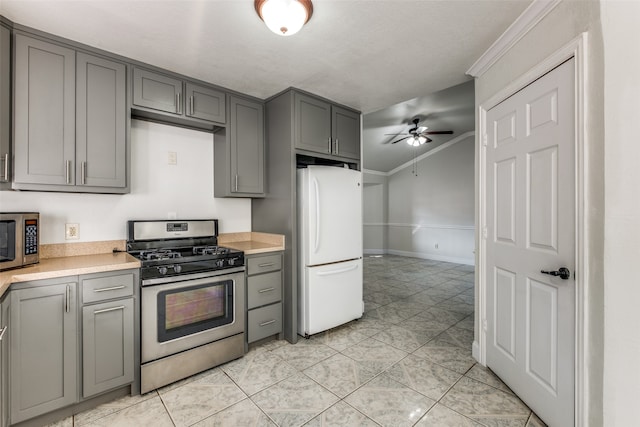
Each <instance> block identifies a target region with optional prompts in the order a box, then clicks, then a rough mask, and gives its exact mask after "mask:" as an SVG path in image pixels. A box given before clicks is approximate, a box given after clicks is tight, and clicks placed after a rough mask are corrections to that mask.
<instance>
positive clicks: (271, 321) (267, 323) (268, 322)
mask: <svg viewBox="0 0 640 427" xmlns="http://www.w3.org/2000/svg"><path fill="white" fill-rule="evenodd" d="M272 323H276V321H275V319H274V320H268V321H266V322H262V323H260V325H259V326H267V325H270V324H272Z"/></svg>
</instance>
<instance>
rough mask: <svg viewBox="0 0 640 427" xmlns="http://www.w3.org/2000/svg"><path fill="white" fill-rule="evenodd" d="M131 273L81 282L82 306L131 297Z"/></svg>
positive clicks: (132, 277) (132, 280) (132, 283)
mask: <svg viewBox="0 0 640 427" xmlns="http://www.w3.org/2000/svg"><path fill="white" fill-rule="evenodd" d="M133 286H134V276H133V273H126V274H118V275H113V276H105V277H95V278H87V279H83V280H82V302H83V303H84V304H86V303H90V302H96V301H104V300H108V299H112V298H122V297H127V296H130V295H133Z"/></svg>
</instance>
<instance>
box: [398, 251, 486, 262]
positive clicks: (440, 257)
mask: <svg viewBox="0 0 640 427" xmlns="http://www.w3.org/2000/svg"><path fill="white" fill-rule="evenodd" d="M387 253H388V254H391V255H400V256H408V257H412V258H421V259H431V260H433V261H445V262H453V263H456V264H465V265H475V260H474V259H473V258H458V257H450V256H443V255H436V254H429V253H422V252H408V251H397V250H395V249H387Z"/></svg>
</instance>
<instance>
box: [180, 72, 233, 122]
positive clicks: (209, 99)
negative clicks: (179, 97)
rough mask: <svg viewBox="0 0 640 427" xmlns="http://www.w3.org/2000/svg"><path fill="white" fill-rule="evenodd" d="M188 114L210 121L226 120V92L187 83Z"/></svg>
mask: <svg viewBox="0 0 640 427" xmlns="http://www.w3.org/2000/svg"><path fill="white" fill-rule="evenodd" d="M185 101H186V106H185V107H186V108H185V110H186V115H187V116H189V117H194V118H196V119H201V120H208V121H210V122H217V123H225V122H226V108H225V101H226V94H225V93H224V92H221V91H219V90H215V89H211V88H206V87H203V86H198V85H194V84H193V83H189V82H187V84H186V97H185Z"/></svg>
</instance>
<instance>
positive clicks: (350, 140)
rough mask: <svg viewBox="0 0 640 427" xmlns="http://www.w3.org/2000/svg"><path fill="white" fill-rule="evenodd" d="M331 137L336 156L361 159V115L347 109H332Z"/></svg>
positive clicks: (333, 107) (336, 107)
mask: <svg viewBox="0 0 640 427" xmlns="http://www.w3.org/2000/svg"><path fill="white" fill-rule="evenodd" d="M331 135H332V136H333V153H334V154H335V155H336V156H341V157H349V158H350V159H359V158H360V114H358V113H356V112H354V111H351V110H347V109H346V108H342V107H338V106H335V105H334V106H332V107H331Z"/></svg>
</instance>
